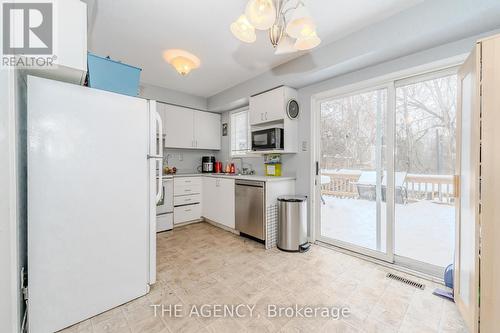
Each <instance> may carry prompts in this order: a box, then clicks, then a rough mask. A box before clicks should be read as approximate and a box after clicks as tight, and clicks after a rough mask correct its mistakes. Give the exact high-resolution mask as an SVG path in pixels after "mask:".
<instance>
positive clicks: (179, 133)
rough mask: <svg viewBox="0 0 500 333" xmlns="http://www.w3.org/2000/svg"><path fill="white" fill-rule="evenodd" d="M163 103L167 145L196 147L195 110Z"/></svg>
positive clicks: (172, 146)
mask: <svg viewBox="0 0 500 333" xmlns="http://www.w3.org/2000/svg"><path fill="white" fill-rule="evenodd" d="M163 105H164V108H163V117H164V118H163V119H162V120H163V133H165V147H166V148H194V147H195V146H194V126H193V123H194V111H193V110H191V109H188V108H183V107H180V106H175V105H169V104H163ZM160 115H162V114H160Z"/></svg>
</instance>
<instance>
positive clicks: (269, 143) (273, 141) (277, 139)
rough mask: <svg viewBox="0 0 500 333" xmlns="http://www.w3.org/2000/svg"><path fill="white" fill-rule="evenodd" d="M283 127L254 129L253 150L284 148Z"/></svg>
mask: <svg viewBox="0 0 500 333" xmlns="http://www.w3.org/2000/svg"><path fill="white" fill-rule="evenodd" d="M283 139H284V138H283V129H282V128H269V129H264V130H258V131H252V150H280V149H284V142H283V141H284V140H283Z"/></svg>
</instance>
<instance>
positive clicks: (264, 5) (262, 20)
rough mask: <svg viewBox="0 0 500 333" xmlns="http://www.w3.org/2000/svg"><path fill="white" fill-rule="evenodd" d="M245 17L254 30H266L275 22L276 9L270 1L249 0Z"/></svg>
mask: <svg viewBox="0 0 500 333" xmlns="http://www.w3.org/2000/svg"><path fill="white" fill-rule="evenodd" d="M245 15H246V16H247V17H248V20H249V21H250V23H252V24H253V26H254V27H255V29H259V30H267V29H269V28H271V26H272V25H273V24H274V21H275V20H276V8H275V7H274V3H273V1H272V0H250V1H249V2H248V4H247V7H246V9H245Z"/></svg>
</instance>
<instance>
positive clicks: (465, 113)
mask: <svg viewBox="0 0 500 333" xmlns="http://www.w3.org/2000/svg"><path fill="white" fill-rule="evenodd" d="M478 68H479V65H478V55H477V48H476V49H475V50H474V52H472V53H471V55H470V56H469V58H468V59H467V61H466V62H465V64H464V65H463V66H462V68H461V69H460V71H459V73H458V88H459V91H458V96H459V98H458V108H457V128H458V131H457V132H458V133H459V134H458V135H457V147H459V149H457V168H456V169H457V173H458V175H459V177H460V178H459V179H460V181H459V193H458V194H459V200H457V204H456V209H457V214H456V216H457V228H456V245H455V246H456V249H457V251H456V253H455V281H454V289H455V291H454V295H455V302H456V303H457V306H458V309H459V310H460V313H461V314H462V317H463V318H464V321H465V323H466V324H467V326H468V328H469V330H470V331H471V332H477V326H478V310H479V309H478V301H477V300H478V289H479V280H478V276H479V222H478V219H479V211H478V202H479V201H478V200H479V186H478V183H479V170H478V166H479V142H478V141H479V112H478V110H479V101H478V96H479V88H478V82H479V80H478V79H477V76H478Z"/></svg>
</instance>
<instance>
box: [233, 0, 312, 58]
mask: <svg viewBox="0 0 500 333" xmlns="http://www.w3.org/2000/svg"><path fill="white" fill-rule="evenodd" d="M230 28H231V32H232V33H233V35H234V36H235V37H236V38H238V39H239V40H241V41H242V42H245V43H253V42H255V40H256V39H257V35H256V34H255V29H257V30H268V33H269V40H270V41H271V44H272V45H273V47H274V48H275V52H274V53H275V54H285V53H292V52H296V51H303V50H310V49H312V48H315V47H316V46H318V45H319V43H321V39H320V38H319V37H318V35H317V34H316V24H315V23H314V21H313V19H312V17H311V14H310V13H309V11H308V10H307V8H306V6H305V4H304V2H303V1H302V0H298V1H297V0H249V1H248V3H247V6H246V9H245V13H244V14H242V15H241V16H240V17H238V19H237V20H236V21H234V22H233V23H232V24H231V27H230Z"/></svg>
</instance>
